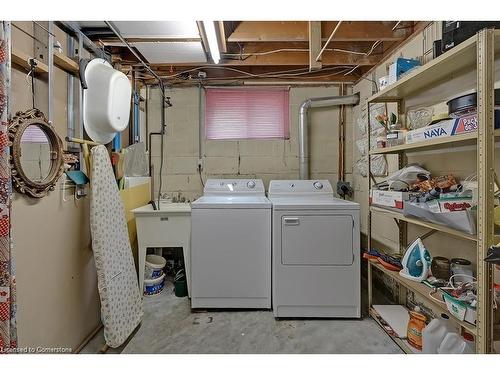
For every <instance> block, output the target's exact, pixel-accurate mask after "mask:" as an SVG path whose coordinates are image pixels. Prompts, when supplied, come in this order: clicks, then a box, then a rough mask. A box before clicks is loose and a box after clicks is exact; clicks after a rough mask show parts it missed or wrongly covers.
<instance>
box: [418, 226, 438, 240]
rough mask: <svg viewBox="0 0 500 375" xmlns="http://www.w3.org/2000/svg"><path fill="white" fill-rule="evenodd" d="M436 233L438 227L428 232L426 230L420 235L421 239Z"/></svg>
mask: <svg viewBox="0 0 500 375" xmlns="http://www.w3.org/2000/svg"><path fill="white" fill-rule="evenodd" d="M434 233H437V230H436V229H432V230H430V231H428V232H426V233H424V234H422V235H421V236H420V239H421V240H425V239H426V238H428V237H430V236H432V235H433V234H434Z"/></svg>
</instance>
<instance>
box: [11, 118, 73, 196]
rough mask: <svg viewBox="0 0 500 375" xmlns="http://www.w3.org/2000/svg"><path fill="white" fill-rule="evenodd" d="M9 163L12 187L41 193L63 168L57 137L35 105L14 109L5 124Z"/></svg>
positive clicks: (33, 193)
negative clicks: (34, 107)
mask: <svg viewBox="0 0 500 375" xmlns="http://www.w3.org/2000/svg"><path fill="white" fill-rule="evenodd" d="M9 138H10V142H11V155H10V165H11V172H12V182H13V184H14V186H15V187H16V189H17V190H18V191H19V192H21V193H24V194H28V195H30V196H32V197H35V198H42V197H44V196H45V195H46V194H47V193H48V192H49V191H50V190H54V188H55V184H56V182H57V180H58V179H59V177H61V174H62V173H63V172H64V163H63V157H62V153H63V147H62V141H61V138H59V136H58V135H57V133H56V132H55V129H54V127H53V126H52V125H51V124H50V123H49V122H48V121H47V119H46V118H45V116H44V114H43V113H42V112H41V111H39V110H38V109H30V110H29V111H26V112H17V113H16V116H15V117H14V118H13V119H12V121H11V122H10V124H9Z"/></svg>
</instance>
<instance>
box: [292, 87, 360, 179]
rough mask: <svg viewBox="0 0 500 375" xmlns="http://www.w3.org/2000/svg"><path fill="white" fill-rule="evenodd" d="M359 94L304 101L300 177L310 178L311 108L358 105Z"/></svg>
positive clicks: (300, 144) (301, 126)
mask: <svg viewBox="0 0 500 375" xmlns="http://www.w3.org/2000/svg"><path fill="white" fill-rule="evenodd" d="M358 103H359V94H354V95H347V96H326V97H322V98H309V99H306V100H304V101H303V102H302V104H301V105H300V109H299V178H300V179H301V180H307V179H308V178H309V147H308V136H307V132H308V119H307V114H308V111H309V108H317V107H334V106H339V105H357V104H358Z"/></svg>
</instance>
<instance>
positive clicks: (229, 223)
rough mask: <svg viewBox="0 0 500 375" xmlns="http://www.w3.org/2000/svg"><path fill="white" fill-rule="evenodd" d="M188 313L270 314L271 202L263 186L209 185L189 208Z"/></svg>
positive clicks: (253, 183) (241, 182) (232, 182)
mask: <svg viewBox="0 0 500 375" xmlns="http://www.w3.org/2000/svg"><path fill="white" fill-rule="evenodd" d="M191 307H192V308H242V309H270V308H271V202H270V201H269V199H267V197H266V195H265V189H264V184H263V183H262V180H257V179H255V180H253V179H234V180H224V179H223V180H218V179H209V180H207V182H206V183H205V188H204V193H203V197H201V198H199V199H198V200H196V201H194V202H193V203H192V206H191Z"/></svg>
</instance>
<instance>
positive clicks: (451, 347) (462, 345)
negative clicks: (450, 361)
mask: <svg viewBox="0 0 500 375" xmlns="http://www.w3.org/2000/svg"><path fill="white" fill-rule="evenodd" d="M437 351H438V353H439V354H471V353H473V351H472V350H471V346H470V345H469V344H468V343H467V341H465V340H464V338H463V337H462V336H460V335H459V334H458V333H455V332H450V333H448V334H446V336H445V337H444V339H443V342H442V343H441V345H439V348H438V350H437Z"/></svg>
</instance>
